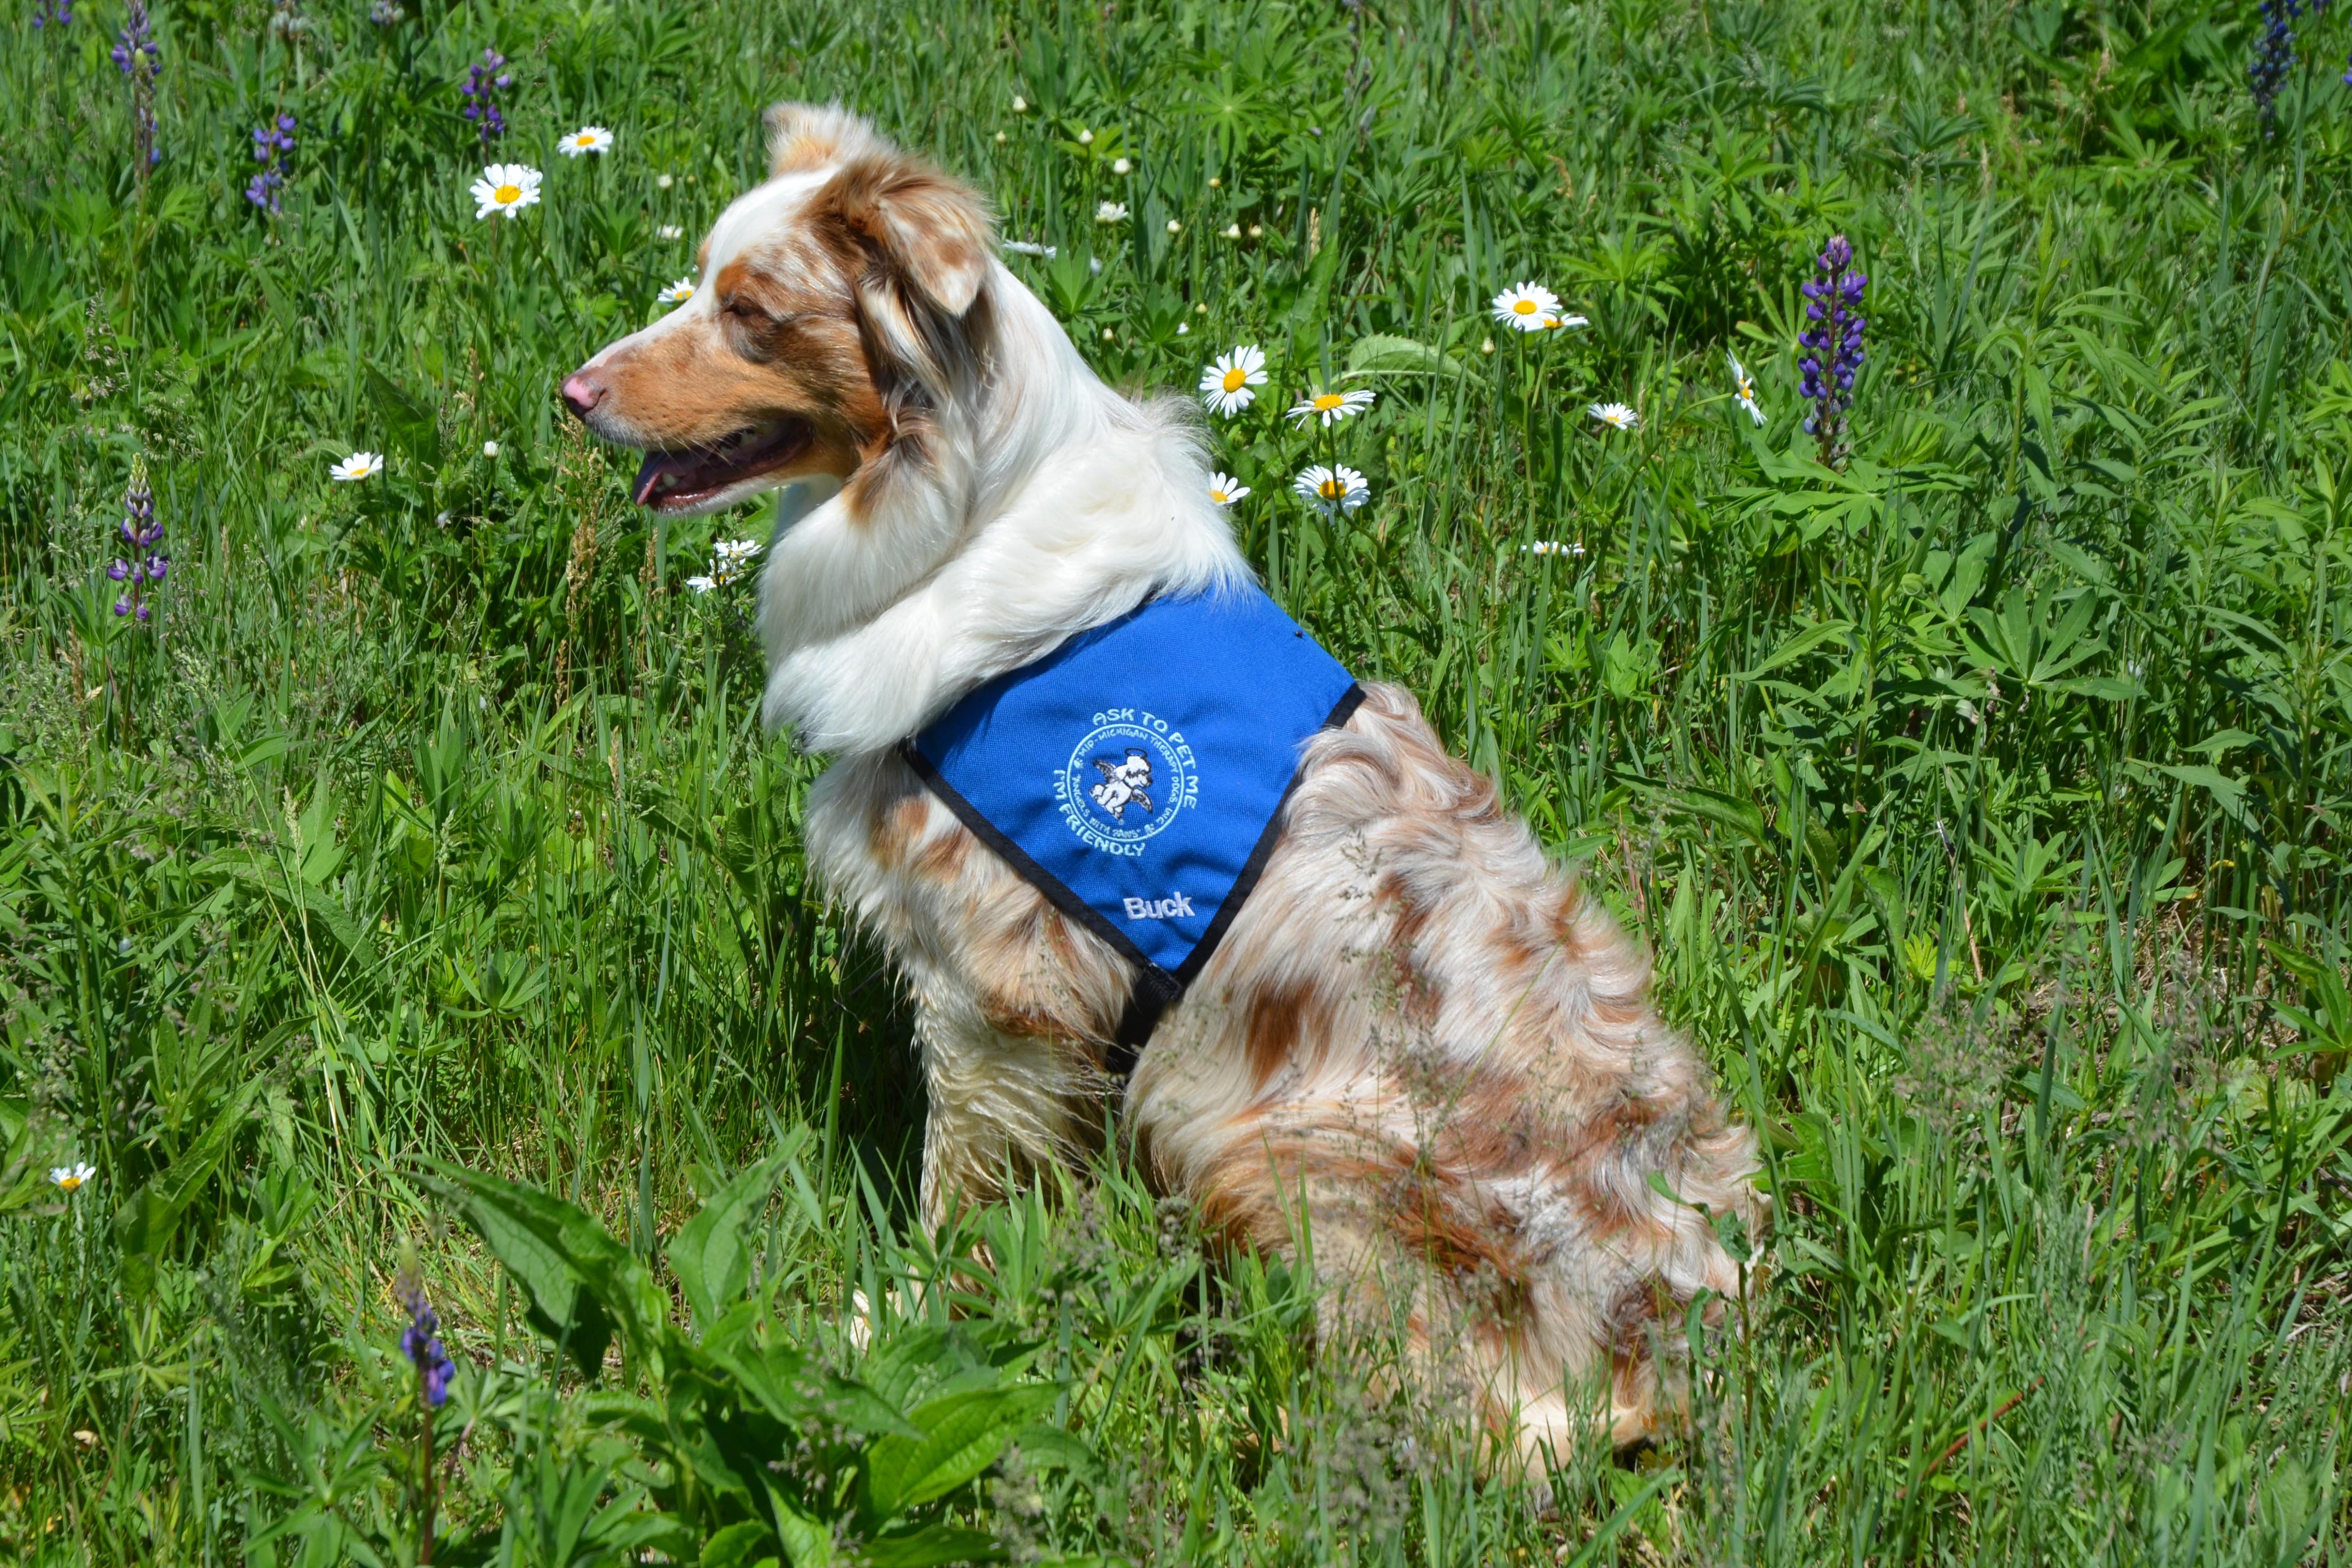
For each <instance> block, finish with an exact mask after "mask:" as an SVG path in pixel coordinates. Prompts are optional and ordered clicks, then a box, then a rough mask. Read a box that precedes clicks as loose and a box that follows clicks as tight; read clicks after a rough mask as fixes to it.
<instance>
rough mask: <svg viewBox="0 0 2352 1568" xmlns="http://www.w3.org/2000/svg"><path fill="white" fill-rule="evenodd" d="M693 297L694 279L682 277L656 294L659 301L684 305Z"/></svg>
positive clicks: (666, 303)
mask: <svg viewBox="0 0 2352 1568" xmlns="http://www.w3.org/2000/svg"><path fill="white" fill-rule="evenodd" d="M693 298H694V279H691V278H681V279H678V280H677V282H675V283H672V284H671V285H670V286H669V287H668V288H667V289H663V290H662V291H661V292H660V293H658V294H656V295H655V296H654V299H655V300H656V301H657V302H658V303H661V304H664V305H683V304H685V303H686V302H687V301H688V300H691V299H693Z"/></svg>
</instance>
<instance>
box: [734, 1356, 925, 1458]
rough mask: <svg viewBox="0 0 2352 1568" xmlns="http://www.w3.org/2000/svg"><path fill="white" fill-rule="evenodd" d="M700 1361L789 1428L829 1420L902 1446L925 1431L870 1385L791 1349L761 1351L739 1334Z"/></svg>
mask: <svg viewBox="0 0 2352 1568" xmlns="http://www.w3.org/2000/svg"><path fill="white" fill-rule="evenodd" d="M701 1363H702V1364H706V1365H708V1366H709V1367H710V1368H712V1369H713V1370H714V1371H716V1372H718V1373H723V1374H724V1375H726V1376H727V1377H730V1378H731V1379H733V1380H734V1384H735V1386H736V1387H737V1388H738V1389H740V1391H741V1393H742V1394H745V1395H747V1396H748V1398H749V1403H751V1404H752V1405H757V1406H758V1407H759V1408H760V1409H762V1410H764V1411H766V1412H767V1413H768V1414H769V1415H772V1416H773V1417H774V1418H775V1419H776V1420H778V1421H781V1422H783V1423H784V1424H785V1425H787V1426H791V1425H795V1424H797V1423H800V1422H803V1421H808V1420H824V1421H830V1422H834V1423H835V1424H837V1425H840V1426H847V1427H849V1428H850V1429H851V1430H853V1431H856V1432H861V1433H866V1434H868V1435H873V1434H883V1435H887V1436H892V1437H894V1438H895V1439H896V1440H898V1441H901V1442H910V1441H914V1440H916V1439H918V1438H919V1437H921V1436H922V1435H923V1433H924V1431H925V1428H924V1427H923V1426H920V1425H919V1424H916V1423H913V1422H910V1421H908V1418H907V1417H906V1416H904V1415H900V1414H899V1413H898V1407H897V1406H896V1405H892V1404H891V1403H890V1402H889V1401H888V1400H887V1399H885V1398H883V1397H882V1396H881V1395H880V1394H877V1393H875V1392H874V1390H872V1389H871V1388H868V1387H867V1386H866V1384H862V1383H859V1382H858V1381H857V1380H856V1379H855V1378H848V1377H842V1376H839V1375H837V1374H835V1373H830V1372H827V1371H826V1370H825V1369H824V1368H823V1367H821V1366H818V1365H816V1364H815V1363H812V1362H811V1361H810V1360H809V1358H808V1357H807V1356H805V1355H803V1354H802V1353H801V1352H798V1351H796V1350H793V1349H792V1348H791V1347H790V1346H787V1345H770V1346H768V1347H767V1348H766V1349H764V1350H762V1349H761V1348H759V1347H758V1346H755V1345H752V1344H751V1343H750V1342H748V1341H746V1340H744V1339H743V1338H741V1337H740V1336H734V1337H732V1339H731V1342H730V1343H728V1344H726V1345H724V1346H722V1347H721V1348H719V1349H718V1350H716V1351H713V1350H711V1349H709V1347H705V1349H704V1350H703V1352H701Z"/></svg>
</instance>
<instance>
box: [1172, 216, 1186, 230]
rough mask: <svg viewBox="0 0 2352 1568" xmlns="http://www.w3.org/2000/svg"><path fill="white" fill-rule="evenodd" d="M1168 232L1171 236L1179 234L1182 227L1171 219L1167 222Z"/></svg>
mask: <svg viewBox="0 0 2352 1568" xmlns="http://www.w3.org/2000/svg"><path fill="white" fill-rule="evenodd" d="M1168 232H1169V233H1171V234H1181V233H1183V232H1184V226H1183V225H1182V224H1181V223H1178V222H1177V221H1176V220H1175V219H1174V218H1172V217H1171V218H1170V219H1169V220H1168Z"/></svg>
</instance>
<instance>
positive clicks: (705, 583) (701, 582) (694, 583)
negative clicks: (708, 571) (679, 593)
mask: <svg viewBox="0 0 2352 1568" xmlns="http://www.w3.org/2000/svg"><path fill="white" fill-rule="evenodd" d="M686 585H687V586H688V587H689V588H691V589H693V590H694V591H695V592H696V593H698V594H708V593H709V592H710V590H711V589H713V588H716V587H717V586H719V584H716V583H714V582H712V581H711V580H710V579H709V578H708V577H688V579H687V580H686Z"/></svg>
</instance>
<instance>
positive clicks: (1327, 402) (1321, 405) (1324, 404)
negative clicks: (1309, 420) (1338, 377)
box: [1315, 392, 1348, 414]
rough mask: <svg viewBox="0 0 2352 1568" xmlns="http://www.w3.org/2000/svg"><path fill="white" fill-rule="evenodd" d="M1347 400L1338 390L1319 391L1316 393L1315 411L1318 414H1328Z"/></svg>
mask: <svg viewBox="0 0 2352 1568" xmlns="http://www.w3.org/2000/svg"><path fill="white" fill-rule="evenodd" d="M1347 401H1348V400H1347V399H1346V398H1344V397H1342V396H1340V395H1339V394H1338V393H1336V392H1320V393H1317V394H1316V395H1315V412H1316V413H1318V414H1328V413H1330V412H1331V410H1333V409H1334V408H1337V407H1339V405H1341V404H1343V403H1345V402H1347Z"/></svg>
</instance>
